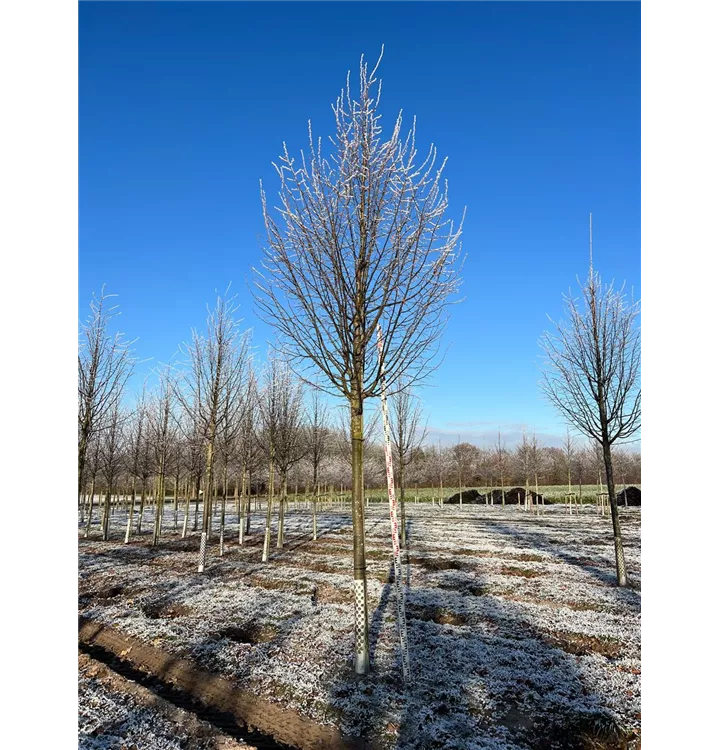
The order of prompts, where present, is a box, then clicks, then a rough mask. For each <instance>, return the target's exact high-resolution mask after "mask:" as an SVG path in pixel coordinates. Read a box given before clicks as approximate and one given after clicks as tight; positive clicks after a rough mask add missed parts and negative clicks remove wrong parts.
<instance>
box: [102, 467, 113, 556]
mask: <svg viewBox="0 0 718 750" xmlns="http://www.w3.org/2000/svg"><path fill="white" fill-rule="evenodd" d="M112 479H113V478H112V477H110V479H109V481H108V485H107V494H106V495H105V514H104V516H103V517H102V539H103V540H104V541H105V542H106V541H107V540H108V539H109V538H110V503H111V502H112Z"/></svg>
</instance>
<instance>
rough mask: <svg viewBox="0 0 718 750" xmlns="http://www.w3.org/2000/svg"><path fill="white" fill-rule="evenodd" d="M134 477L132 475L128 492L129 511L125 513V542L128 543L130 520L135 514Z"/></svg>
mask: <svg viewBox="0 0 718 750" xmlns="http://www.w3.org/2000/svg"><path fill="white" fill-rule="evenodd" d="M135 482H136V479H135V477H132V490H131V494H130V507H129V512H128V513H127V529H126V531H125V544H129V543H130V534H131V533H132V521H133V517H134V515H135V487H136V484H135Z"/></svg>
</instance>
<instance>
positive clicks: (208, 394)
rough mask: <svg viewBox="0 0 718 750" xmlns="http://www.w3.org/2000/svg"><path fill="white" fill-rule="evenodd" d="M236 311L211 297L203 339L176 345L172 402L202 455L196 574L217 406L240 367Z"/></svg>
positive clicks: (243, 340) (242, 344)
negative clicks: (178, 359)
mask: <svg viewBox="0 0 718 750" xmlns="http://www.w3.org/2000/svg"><path fill="white" fill-rule="evenodd" d="M238 309H239V308H238V305H237V304H236V303H235V298H234V297H227V296H226V295H225V296H223V297H217V300H216V303H215V306H214V308H213V309H212V310H208V315H207V333H206V335H203V334H200V333H198V332H197V331H196V330H195V331H193V332H192V341H191V342H190V343H189V344H184V345H183V346H182V350H183V353H184V354H185V356H186V358H187V369H186V370H184V371H182V372H181V373H180V377H179V387H178V388H177V398H178V401H179V403H180V404H181V406H182V408H183V409H184V410H185V412H187V414H188V415H189V417H190V420H191V421H192V422H193V423H194V424H195V426H196V429H197V431H198V433H199V434H200V435H201V436H202V447H203V453H204V504H203V515H202V538H201V541H200V559H199V566H198V571H199V572H200V573H202V572H204V567H205V562H206V554H207V539H208V536H209V528H210V518H211V512H212V497H213V494H214V490H215V477H214V466H215V460H216V449H217V440H218V436H219V434H221V431H222V429H223V427H224V423H223V420H224V418H225V413H224V411H223V410H222V404H223V402H224V399H225V394H227V393H235V392H236V391H237V388H238V387H239V384H241V380H242V375H243V373H244V368H245V359H246V352H247V337H246V335H243V334H241V333H240V331H239V324H240V320H238V319H237V318H236V313H237V310H238Z"/></svg>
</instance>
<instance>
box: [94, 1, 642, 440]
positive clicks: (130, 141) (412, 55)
mask: <svg viewBox="0 0 718 750" xmlns="http://www.w3.org/2000/svg"><path fill="white" fill-rule="evenodd" d="M79 18H80V29H79V30H80V48H79V82H80V109H79V123H80V129H79V147H80V163H79V177H80V194H79V208H80V212H79V235H80V245H79V290H80V296H79V306H80V307H79V313H80V317H84V316H85V312H86V309H87V303H88V301H89V299H90V296H91V294H92V292H93V291H94V290H99V288H100V287H101V285H102V284H103V283H106V284H107V287H108V289H109V290H110V291H112V292H116V293H117V294H118V295H119V300H118V301H119V303H120V305H121V308H122V310H123V314H122V327H123V330H125V331H126V332H127V333H128V334H129V335H130V336H131V337H139V340H138V342H137V351H138V354H139V355H140V356H141V357H144V358H147V357H153V358H154V361H157V360H159V361H166V360H167V359H168V358H169V357H170V356H171V355H172V354H173V352H174V351H175V349H176V346H177V344H178V343H179V342H181V341H183V340H186V339H187V338H188V336H189V332H190V328H191V327H192V326H201V325H202V324H203V322H204V316H205V304H206V302H208V301H211V300H212V299H213V297H214V290H215V289H224V288H225V287H226V286H227V284H228V283H229V282H230V281H232V282H233V286H234V288H235V289H236V290H237V291H238V292H239V294H240V300H241V302H242V310H243V315H244V318H245V322H246V324H247V325H248V326H252V327H254V329H255V344H259V345H260V350H261V351H264V350H265V349H266V346H265V344H264V342H265V341H268V340H269V339H270V338H271V337H272V334H271V331H270V330H268V329H267V327H266V326H264V325H263V324H262V323H261V322H260V321H258V320H257V318H256V316H255V315H254V313H253V309H252V307H253V306H252V300H251V296H250V293H249V288H248V282H249V280H250V277H251V274H250V269H251V267H252V266H253V265H258V262H259V257H260V253H259V243H258V238H259V237H261V236H262V234H263V225H262V219H261V212H260V202H259V189H258V183H259V180H260V179H263V180H264V181H265V185H266V186H267V188H268V192H269V193H270V195H271V192H272V191H274V189H275V188H276V181H275V180H274V175H273V168H272V166H271V162H272V160H274V159H276V157H277V156H278V154H279V151H280V148H281V144H282V141H287V144H288V146H289V148H290V151H292V152H294V153H297V152H298V151H299V149H300V148H302V147H304V146H305V145H306V141H307V138H306V132H307V121H308V120H309V119H311V120H312V123H313V129H314V132H315V133H316V134H323V135H328V134H330V133H331V129H332V116H331V110H330V104H331V103H332V102H333V101H334V99H335V97H336V96H337V94H338V93H339V91H340V89H341V88H342V86H343V84H344V81H345V78H346V72H347V70H349V69H351V70H352V71H356V69H357V65H358V61H359V56H360V55H361V53H362V52H363V53H365V54H366V56H367V57H368V58H369V59H374V58H375V57H376V56H377V55H378V53H379V50H380V47H381V45H382V44H384V45H385V54H384V60H383V62H382V66H381V68H380V75H381V78H382V79H383V82H384V86H383V98H382V104H383V106H382V111H383V114H384V118H385V125H388V123H389V122H390V121H393V118H394V117H395V115H396V113H397V111H398V109H399V108H403V109H404V112H405V114H406V115H414V114H415V115H416V117H417V124H418V136H417V137H418V145H419V146H420V148H421V146H422V145H423V146H425V147H428V145H429V144H430V143H432V142H434V143H436V144H437V146H438V149H439V154H440V155H441V156H447V157H448V158H449V162H448V167H447V172H446V175H447V177H448V179H449V185H450V206H451V214H452V215H454V216H456V217H459V216H460V214H461V211H462V209H463V207H464V206H467V218H466V223H465V227H464V229H465V231H464V240H463V246H464V249H465V250H466V251H467V253H468V258H467V262H466V266H465V273H464V279H465V283H464V289H463V292H464V295H465V298H466V299H465V301H464V302H463V303H462V304H460V305H458V306H456V307H454V308H453V312H452V318H451V322H450V324H449V327H448V329H447V331H446V334H445V342H446V343H447V344H449V345H450V348H449V351H448V354H447V356H446V359H445V361H444V363H443V365H442V366H441V368H440V370H439V371H438V372H437V373H436V375H435V377H434V379H433V386H432V387H430V388H424V389H422V394H421V395H422V397H423V399H424V402H425V408H426V410H427V411H428V412H429V413H430V424H431V426H432V427H433V428H434V435H439V434H440V433H441V432H442V431H444V432H445V433H446V434H447V437H446V439H447V440H449V439H451V438H450V437H449V436H454V437H453V439H455V436H456V435H457V433H461V434H462V436H463V437H467V438H470V439H474V440H475V441H476V442H481V440H482V438H484V437H485V438H486V439H488V435H489V434H491V433H493V434H495V430H496V427H497V426H498V425H499V424H500V425H502V426H503V429H504V431H505V432H506V433H508V434H509V438H511V434H512V432H513V433H515V434H517V433H516V430H517V429H518V426H519V425H522V424H523V425H526V426H527V427H528V428H529V429H533V428H535V429H536V430H537V431H538V432H539V433H541V434H542V435H550V434H558V433H561V432H562V430H563V428H562V426H561V423H560V421H559V419H558V418H557V417H556V415H555V414H554V413H553V411H552V409H551V408H550V407H549V405H548V404H546V403H544V402H543V401H542V399H541V396H540V393H539V389H538V385H537V382H538V378H539V369H538V361H539V349H538V345H537V340H538V338H539V336H540V335H541V333H542V331H543V330H544V329H545V328H547V326H548V321H547V319H546V315H547V314H550V315H551V316H552V317H556V316H560V314H561V309H562V303H561V294H562V292H565V291H567V290H568V288H569V286H574V287H575V277H576V274H581V275H582V276H583V275H584V274H585V271H586V267H587V245H588V214H589V211H592V212H593V216H594V256H595V261H596V266H597V268H598V270H599V271H600V272H601V273H602V275H603V276H604V277H605V278H616V279H618V280H620V281H623V280H626V281H627V283H628V285H629V286H632V287H633V288H634V290H635V293H636V296H637V297H640V239H641V235H640V197H641V193H640V122H641V121H640V5H639V4H638V3H587V2H581V3H564V2H561V3H538V2H537V3H516V2H511V3H273V2H272V3H228V2H226V3H224V2H222V3H192V2H183V3H170V2H161V3H104V2H102V3H101V2H81V3H80V6H79ZM150 367H151V363H149V362H147V363H145V364H144V365H142V366H141V367H140V374H141V375H144V374H146V373H147V372H149V369H150ZM138 379H139V378H138ZM135 384H136V383H135Z"/></svg>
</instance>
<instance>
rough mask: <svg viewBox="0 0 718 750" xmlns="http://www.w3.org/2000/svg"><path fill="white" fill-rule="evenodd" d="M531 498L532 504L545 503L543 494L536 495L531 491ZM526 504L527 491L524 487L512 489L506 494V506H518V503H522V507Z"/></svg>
mask: <svg viewBox="0 0 718 750" xmlns="http://www.w3.org/2000/svg"><path fill="white" fill-rule="evenodd" d="M529 497H530V498H531V502H532V503H534V504H536V503H543V502H544V497H543V495H541V494H536V493H535V492H534V491H533V490H529ZM525 502H526V490H525V489H524V488H523V487H512V488H511V489H510V490H508V491H507V493H506V504H507V505H508V504H509V503H510V504H511V505H516V504H517V503H521V504H522V505H523V504H524V503H525Z"/></svg>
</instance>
